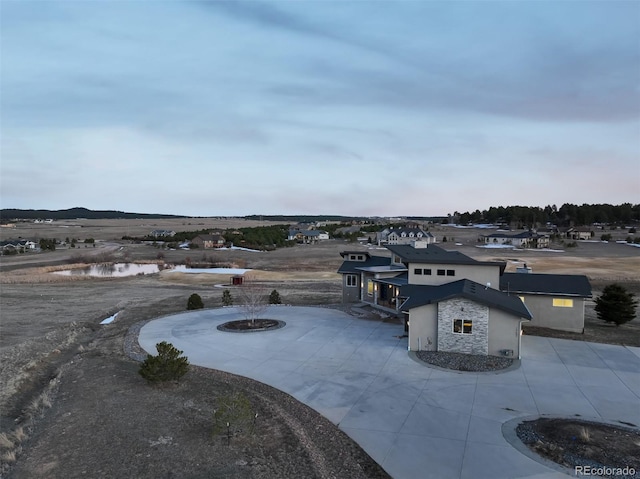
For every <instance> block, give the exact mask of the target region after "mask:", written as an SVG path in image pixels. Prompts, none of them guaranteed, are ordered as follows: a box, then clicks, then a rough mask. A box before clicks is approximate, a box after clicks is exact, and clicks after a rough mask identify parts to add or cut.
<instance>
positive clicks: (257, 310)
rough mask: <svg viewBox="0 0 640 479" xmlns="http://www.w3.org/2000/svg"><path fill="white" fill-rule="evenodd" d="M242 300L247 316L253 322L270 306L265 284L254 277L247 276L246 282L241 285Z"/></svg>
mask: <svg viewBox="0 0 640 479" xmlns="http://www.w3.org/2000/svg"><path fill="white" fill-rule="evenodd" d="M240 301H241V304H242V311H243V312H244V316H245V318H246V319H247V320H249V321H251V322H252V323H254V322H255V320H256V319H259V316H260V315H261V314H262V313H264V312H265V311H266V309H267V306H268V304H267V295H266V291H265V289H264V286H262V285H261V284H259V283H257V282H256V281H255V280H254V279H253V278H247V277H245V280H244V284H243V285H242V287H240Z"/></svg>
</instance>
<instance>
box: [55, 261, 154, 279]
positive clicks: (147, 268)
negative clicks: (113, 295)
mask: <svg viewBox="0 0 640 479" xmlns="http://www.w3.org/2000/svg"><path fill="white" fill-rule="evenodd" d="M161 269H164V266H161V265H157V264H135V263H104V264H92V265H87V266H86V267H84V268H75V269H65V270H63V271H55V272H54V273H53V274H60V275H63V276H93V277H96V278H123V277H125V276H137V275H139V274H153V273H158V272H159V271H161Z"/></svg>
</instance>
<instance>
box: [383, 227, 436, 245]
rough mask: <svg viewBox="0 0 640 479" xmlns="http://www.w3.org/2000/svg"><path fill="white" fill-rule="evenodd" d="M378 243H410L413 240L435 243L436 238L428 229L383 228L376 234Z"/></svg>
mask: <svg viewBox="0 0 640 479" xmlns="http://www.w3.org/2000/svg"><path fill="white" fill-rule="evenodd" d="M377 237H378V244H390V245H394V244H411V243H412V242H413V241H416V240H420V241H426V242H427V244H430V243H435V242H436V238H435V236H433V235H432V234H431V233H429V232H428V231H424V230H423V229H422V228H419V227H404V228H385V229H383V230H382V231H380V232H379V233H378V235H377Z"/></svg>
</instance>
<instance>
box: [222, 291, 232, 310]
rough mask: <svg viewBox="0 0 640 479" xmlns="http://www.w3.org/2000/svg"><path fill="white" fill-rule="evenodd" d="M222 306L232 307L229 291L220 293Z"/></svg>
mask: <svg viewBox="0 0 640 479" xmlns="http://www.w3.org/2000/svg"><path fill="white" fill-rule="evenodd" d="M222 305H223V306H233V297H231V291H229V290H228V289H225V290H224V291H223V292H222Z"/></svg>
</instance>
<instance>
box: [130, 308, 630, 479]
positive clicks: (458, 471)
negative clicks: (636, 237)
mask: <svg viewBox="0 0 640 479" xmlns="http://www.w3.org/2000/svg"><path fill="white" fill-rule="evenodd" d="M264 316H265V317H269V318H274V319H281V320H283V321H286V323H287V325H286V326H285V327H284V328H282V329H279V330H275V331H268V332H260V333H246V334H239V333H223V332H220V331H218V330H217V329H216V326H217V325H219V324H221V323H223V322H226V321H229V320H233V319H240V318H242V314H241V313H240V311H239V310H238V309H237V308H222V309H215V310H201V311H197V312H185V313H181V314H176V315H172V316H167V317H163V318H159V319H157V320H154V321H151V322H149V323H148V324H146V325H145V326H144V327H143V328H142V330H141V331H140V336H139V342H140V345H141V346H142V347H143V348H144V349H145V350H146V351H148V352H150V353H151V354H156V350H155V344H156V343H158V342H160V341H169V342H171V343H173V345H174V346H176V347H177V348H178V349H181V350H183V351H184V352H185V355H186V356H188V358H189V361H190V362H191V363H192V364H197V365H199V366H204V367H208V368H215V369H220V370H223V371H228V372H230V373H234V374H239V375H242V376H246V377H249V378H252V379H255V380H257V381H260V382H263V383H266V384H269V385H271V386H273V387H276V388H278V389H280V390H282V391H285V392H287V393H289V394H291V395H292V396H294V397H295V398H296V399H298V400H299V401H301V402H303V403H305V404H307V405H309V406H310V407H312V408H314V409H315V410H317V411H318V412H320V413H321V414H323V415H324V416H325V417H327V418H328V419H330V420H331V421H332V422H334V423H335V424H337V425H338V426H339V427H340V429H342V430H343V431H344V432H345V433H347V434H348V435H349V436H350V437H351V438H353V439H354V440H355V441H356V442H357V443H358V444H360V446H361V447H362V448H363V449H364V450H365V451H366V452H367V453H368V454H369V455H370V456H371V457H373V459H374V460H376V461H377V462H378V463H379V464H380V465H382V467H384V469H385V470H386V471H387V472H388V473H389V474H390V475H391V476H393V477H394V478H395V479H405V478H406V479H415V478H437V479H446V478H473V479H478V478H488V479H489V478H490V479H500V478H521V477H522V478H524V477H527V478H536V479H539V478H561V477H567V476H566V475H564V474H562V473H560V472H557V471H555V470H553V469H550V468H548V467H546V466H544V465H542V464H539V463H538V462H536V461H534V460H532V459H530V458H529V457H527V456H525V455H523V454H522V453H520V452H519V451H518V450H516V449H515V448H514V447H512V446H511V445H510V444H509V443H508V442H507V441H506V440H505V439H504V437H503V435H502V430H501V428H502V424H503V423H504V422H506V421H508V420H511V419H513V418H515V417H520V416H531V415H538V414H556V415H567V416H572V415H575V414H580V415H581V416H583V417H585V418H593V419H604V420H608V421H625V422H628V423H633V424H635V425H640V348H630V347H629V348H627V347H621V346H611V345H605V344H594V343H584V342H578V341H568V340H560V339H549V338H540V337H534V336H524V337H523V341H522V343H523V348H522V349H523V358H522V365H521V367H520V368H518V369H515V370H513V371H508V372H503V373H499V374H493V373H480V374H478V373H455V372H449V371H441V370H437V369H432V368H429V367H427V366H426V365H423V364H419V363H417V362H416V361H414V360H412V359H411V358H410V357H409V356H408V353H407V340H406V338H400V337H399V336H401V335H402V334H403V328H402V326H400V325H395V324H386V323H383V322H382V321H373V320H366V319H359V318H355V317H352V316H350V315H348V314H345V313H343V312H340V311H337V310H333V309H324V308H307V307H288V306H277V307H276V306H272V307H270V308H269V310H268V313H267V314H265V315H264Z"/></svg>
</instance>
